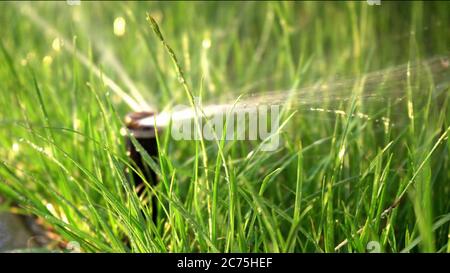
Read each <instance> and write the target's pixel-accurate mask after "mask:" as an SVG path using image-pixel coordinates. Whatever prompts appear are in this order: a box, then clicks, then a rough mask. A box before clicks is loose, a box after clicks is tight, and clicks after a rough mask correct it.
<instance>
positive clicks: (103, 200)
mask: <svg viewBox="0 0 450 273" xmlns="http://www.w3.org/2000/svg"><path fill="white" fill-rule="evenodd" d="M72 2H74V1H72ZM0 25H1V31H0V34H1V35H0V197H1V198H0V199H1V200H3V202H2V203H0V210H1V211H3V212H9V213H14V214H20V215H28V216H29V217H32V218H33V219H34V220H33V221H34V222H35V224H37V225H39V226H40V229H41V230H43V231H44V234H45V237H48V238H47V239H48V240H46V243H45V244H44V245H37V246H34V248H33V249H28V250H22V251H70V250H71V249H73V248H74V246H76V247H77V249H78V246H79V250H81V251H83V252H320V253H321V252H450V243H449V242H450V198H449V197H450V183H449V182H450V163H449V160H450V158H449V156H450V140H449V138H448V134H449V133H450V108H449V106H448V103H449V86H450V68H449V59H448V57H449V52H450V43H449V41H450V3H448V2H429V1H423V2H421V1H414V2H402V3H399V2H391V1H381V3H380V5H372V4H369V3H367V2H366V1H358V2H356V1H348V2H344V1H342V2H314V1H307V2H266V1H263V2H234V1H233V2H104V1H98V2H97V1H92V2H88V1H81V4H80V5H74V4H73V3H70V5H69V3H67V2H66V1H59V2H47V1H43V2H33V1H32V2H3V1H2V2H0ZM198 99H200V100H201V101H202V106H207V105H210V104H219V103H228V104H234V103H236V104H239V101H240V100H242V101H245V102H249V103H252V102H253V103H255V104H258V105H280V107H281V113H280V115H279V118H280V119H279V124H280V126H279V128H278V130H277V131H276V132H275V134H274V135H272V137H273V136H276V137H278V138H279V141H280V142H279V145H278V146H277V147H276V149H273V150H270V151H265V150H264V149H262V147H263V145H264V143H265V142H264V139H259V140H249V139H247V140H237V139H226V138H225V137H224V135H220V134H218V137H217V139H215V140H207V139H204V138H199V139H193V140H189V139H184V140H178V139H174V137H173V135H172V130H171V126H172V124H168V125H167V126H165V128H162V129H161V130H157V134H156V138H157V151H158V154H157V156H151V155H149V154H147V153H146V152H145V151H142V152H141V154H142V156H143V158H144V161H145V165H146V166H145V167H146V168H149V169H150V170H151V171H153V172H154V173H156V174H157V180H158V183H157V184H156V185H153V184H152V183H151V181H147V180H148V179H145V178H146V177H145V175H143V172H142V170H139V169H138V168H135V165H134V164H133V162H131V161H130V159H129V157H128V156H127V151H126V148H125V138H124V135H123V133H124V129H123V128H124V117H125V115H126V114H128V113H130V112H134V111H142V110H151V111H155V112H158V113H163V112H165V111H169V110H170V109H172V108H174V107H176V106H177V105H186V107H191V109H194V110H195V113H196V114H197V116H199V115H201V114H200V112H201V111H197V110H201V107H198V106H196V105H194V102H195V100H198ZM241 104H242V103H241ZM203 119H204V120H206V119H208V118H207V117H203ZM197 125H198V124H197ZM271 125H273V123H272V124H271ZM132 140H133V141H132V143H134V144H136V141H135V139H134V138H133V137H132ZM138 146H139V145H138ZM138 148H142V147H138ZM133 172H134V173H136V174H139V175H138V176H140V178H141V179H144V184H145V186H146V187H145V191H146V194H145V195H142V194H141V193H140V192H139V191H137V190H136V189H135V188H134V183H132V179H131V175H130V174H131V173H133ZM151 202H153V203H154V204H156V205H155V207H154V206H153V205H152V204H150V203H151ZM42 236H43V235H42Z"/></svg>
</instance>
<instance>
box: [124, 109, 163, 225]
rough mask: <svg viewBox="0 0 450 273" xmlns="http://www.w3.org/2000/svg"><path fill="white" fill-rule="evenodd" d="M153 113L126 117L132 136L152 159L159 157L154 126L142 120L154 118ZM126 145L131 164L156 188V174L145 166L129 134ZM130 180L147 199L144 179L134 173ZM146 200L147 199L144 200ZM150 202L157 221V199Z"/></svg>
mask: <svg viewBox="0 0 450 273" xmlns="http://www.w3.org/2000/svg"><path fill="white" fill-rule="evenodd" d="M154 115H155V113H153V112H133V113H129V114H128V115H126V116H125V126H126V129H127V130H128V132H129V133H130V135H132V136H134V138H135V139H136V141H137V142H138V143H139V144H140V145H141V146H142V147H143V149H144V150H145V151H146V152H147V154H148V155H149V156H151V157H157V156H158V145H157V142H156V132H155V127H154V126H153V125H148V124H147V125H145V124H142V122H141V121H142V120H144V119H146V118H150V117H152V116H154ZM125 143H126V149H127V155H128V156H129V158H130V160H131V164H132V166H133V167H134V168H136V169H137V170H138V171H140V172H142V174H143V176H144V177H145V180H146V181H147V182H148V183H150V185H152V186H154V185H156V183H157V176H156V173H155V172H154V171H153V170H152V169H151V168H150V166H148V165H147V164H145V161H144V160H143V159H142V156H141V154H140V153H139V152H138V149H137V147H136V146H135V145H134V144H133V142H132V141H131V139H130V137H129V136H128V134H125ZM130 179H132V181H133V182H134V185H135V187H136V191H137V193H138V195H139V196H140V197H145V196H146V193H147V192H148V191H146V190H145V184H144V182H143V180H142V178H141V177H140V176H139V175H138V174H137V173H136V172H132V174H131V175H130ZM144 199H145V198H144ZM148 201H149V202H152V207H153V219H154V220H155V219H156V202H155V201H156V200H155V198H153V197H152V198H148Z"/></svg>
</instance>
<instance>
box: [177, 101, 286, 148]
mask: <svg viewBox="0 0 450 273" xmlns="http://www.w3.org/2000/svg"><path fill="white" fill-rule="evenodd" d="M195 107H196V108H197V109H198V110H197V117H195V116H194V117H193V118H183V115H184V114H183V113H185V115H188V113H192V108H191V107H188V106H186V105H177V106H175V107H174V108H173V112H172V113H176V114H177V115H178V116H177V117H176V118H175V117H174V116H173V114H172V120H173V123H172V126H171V136H172V138H173V139H174V140H200V139H204V140H209V141H216V140H221V139H223V138H225V139H226V140H251V141H253V140H254V141H256V140H259V141H261V150H262V151H274V150H276V149H277V148H278V147H279V146H280V136H279V129H280V112H281V106H280V105H254V106H253V105H252V106H246V107H241V106H236V107H234V106H229V107H228V108H226V111H217V112H216V113H213V114H212V115H209V116H208V117H207V118H205V115H203V114H204V112H203V111H202V107H201V104H200V102H199V99H198V98H195Z"/></svg>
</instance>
